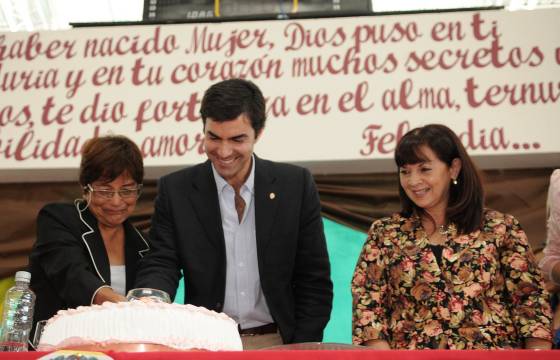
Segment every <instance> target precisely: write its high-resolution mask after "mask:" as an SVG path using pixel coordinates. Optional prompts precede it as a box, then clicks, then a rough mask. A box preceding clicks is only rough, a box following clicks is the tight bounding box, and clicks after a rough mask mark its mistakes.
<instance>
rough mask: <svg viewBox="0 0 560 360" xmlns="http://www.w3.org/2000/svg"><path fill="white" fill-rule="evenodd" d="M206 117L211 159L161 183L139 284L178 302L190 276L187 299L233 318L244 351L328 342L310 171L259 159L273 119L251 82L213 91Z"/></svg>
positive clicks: (326, 282)
mask: <svg viewBox="0 0 560 360" xmlns="http://www.w3.org/2000/svg"><path fill="white" fill-rule="evenodd" d="M200 113H201V117H202V120H203V124H204V134H205V139H204V148H205V151H206V154H207V156H208V161H206V162H204V163H202V164H199V165H196V166H193V167H190V168H187V169H183V170H180V171H177V172H175V173H172V174H170V175H167V176H164V177H162V178H161V179H160V181H159V185H158V197H157V199H156V202H155V212H154V216H153V219H152V230H151V237H152V251H151V253H150V254H148V255H147V256H146V257H145V258H144V259H143V260H142V262H141V264H140V267H141V268H140V272H139V273H138V275H137V279H138V280H137V283H136V284H137V286H138V287H153V288H158V289H162V290H165V291H167V292H168V293H169V294H170V295H171V296H172V297H173V296H174V295H175V291H176V288H177V285H178V281H179V279H180V276H181V270H182V271H183V274H184V277H185V302H187V303H190V304H194V305H198V306H204V307H206V308H209V309H212V310H216V311H223V312H225V313H226V314H228V315H230V316H231V317H232V318H234V319H235V320H236V321H237V322H238V323H239V325H240V333H241V335H242V340H243V344H244V347H245V348H259V347H265V346H270V345H275V344H280V343H282V342H283V343H297V342H312V341H313V342H314V341H321V340H322V337H323V329H324V328H325V326H326V324H327V322H328V320H329V317H330V311H331V307H332V282H331V279H330V265H329V259H328V254H327V249H326V244H325V236H324V233H323V223H322V220H321V215H320V203H319V197H318V193H317V190H316V188H315V184H314V182H313V179H312V177H311V174H310V173H309V172H308V171H307V170H306V169H304V168H301V167H297V166H294V165H289V164H281V163H275V162H272V161H267V160H262V159H260V158H258V157H257V156H256V155H254V154H253V147H254V145H255V143H256V142H257V141H258V140H259V139H260V137H261V135H262V133H263V129H264V124H265V118H266V116H265V100H264V97H263V95H262V93H261V91H260V89H259V88H258V87H257V86H256V85H255V84H253V83H252V82H250V81H246V80H241V79H232V80H225V81H222V82H220V83H217V84H215V85H213V86H211V87H210V88H209V89H208V90H207V91H206V93H205V94H204V97H203V99H202V103H201V111H200ZM244 335H250V336H244Z"/></svg>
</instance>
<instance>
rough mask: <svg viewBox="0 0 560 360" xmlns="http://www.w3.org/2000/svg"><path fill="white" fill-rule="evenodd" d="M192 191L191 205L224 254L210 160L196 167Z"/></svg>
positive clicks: (211, 239) (218, 206)
mask: <svg viewBox="0 0 560 360" xmlns="http://www.w3.org/2000/svg"><path fill="white" fill-rule="evenodd" d="M192 186H193V191H192V192H191V193H190V198H191V201H192V205H193V207H194V210H195V213H196V214H197V216H198V218H199V221H200V223H201V224H202V227H203V228H204V230H205V232H206V235H207V236H208V239H209V240H210V242H211V243H212V244H214V245H215V246H216V248H217V249H218V250H220V251H221V252H222V253H223V254H224V256H225V243H224V230H223V228H222V217H221V214H220V203H219V201H218V192H217V190H216V181H215V180H214V175H213V174H212V167H211V165H210V161H206V162H205V163H204V164H202V166H201V167H200V168H199V169H198V172H197V173H196V174H195V176H194V178H193V183H192Z"/></svg>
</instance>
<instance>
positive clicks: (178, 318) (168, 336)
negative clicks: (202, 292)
mask: <svg viewBox="0 0 560 360" xmlns="http://www.w3.org/2000/svg"><path fill="white" fill-rule="evenodd" d="M135 343H137V344H138V343H141V344H157V345H162V346H165V347H169V348H172V349H176V350H188V349H207V350H242V345H241V339H240V337H239V333H238V330H237V323H236V322H235V321H234V320H232V319H231V318H230V317H228V316H227V315H226V314H223V313H217V312H215V311H211V310H208V309H206V308H203V307H198V306H193V305H180V304H167V303H159V302H142V301H132V302H121V303H110V302H106V303H104V304H103V305H92V306H80V307H78V308H76V309H68V310H61V311H59V312H58V313H57V314H56V315H55V316H53V317H52V318H51V319H49V321H48V322H47V325H46V326H45V329H44V332H43V335H42V336H41V342H40V344H39V350H53V349H62V348H69V347H80V346H84V345H98V346H99V347H104V348H107V347H108V345H111V344H135Z"/></svg>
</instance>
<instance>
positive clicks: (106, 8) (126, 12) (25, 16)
mask: <svg viewBox="0 0 560 360" xmlns="http://www.w3.org/2000/svg"><path fill="white" fill-rule="evenodd" d="M148 1H150V2H151V3H157V1H158V0H148ZM160 1H163V0H160ZM196 1H197V2H198V3H201V0H196ZM278 1H282V0H278ZM283 1H289V0H283ZM293 1H297V0H293ZM301 1H305V0H301ZM316 1H317V0H316ZM326 1H328V0H326ZM337 1H338V2H340V1H344V0H333V3H334V2H337ZM486 6H504V7H505V8H506V9H508V10H512V11H513V10H531V9H537V8H551V7H560V0H477V1H465V0H423V1H417V0H372V6H371V8H372V10H373V11H374V12H394V11H414V10H432V9H449V8H463V7H467V8H468V7H486ZM143 7H144V0H0V31H36V30H60V29H68V28H70V25H69V23H80V22H82V23H84V22H85V23H88V22H112V21H118V22H121V21H141V20H142V14H143Z"/></svg>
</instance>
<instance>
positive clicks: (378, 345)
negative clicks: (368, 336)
mask: <svg viewBox="0 0 560 360" xmlns="http://www.w3.org/2000/svg"><path fill="white" fill-rule="evenodd" d="M364 345H365V346H367V347H369V348H372V349H375V350H391V346H389V343H388V342H387V341H385V340H368V341H366V342H364Z"/></svg>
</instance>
